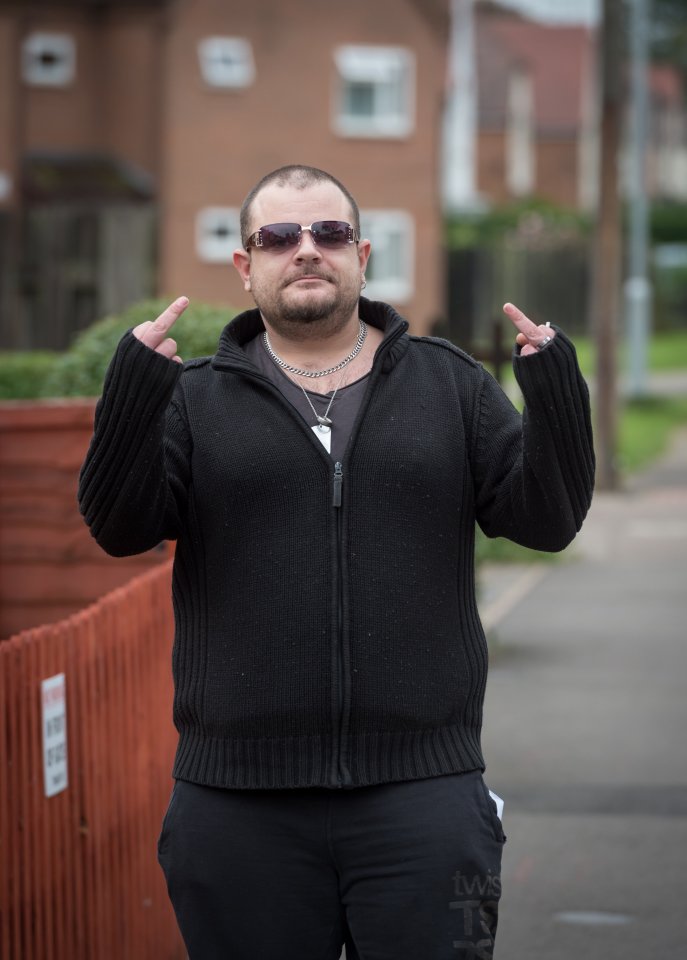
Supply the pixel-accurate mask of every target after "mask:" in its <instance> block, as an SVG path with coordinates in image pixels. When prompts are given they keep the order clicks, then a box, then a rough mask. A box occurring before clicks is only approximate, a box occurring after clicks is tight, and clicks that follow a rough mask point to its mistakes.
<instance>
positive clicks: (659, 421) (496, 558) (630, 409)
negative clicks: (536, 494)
mask: <svg viewBox="0 0 687 960" xmlns="http://www.w3.org/2000/svg"><path fill="white" fill-rule="evenodd" d="M575 347H576V349H577V356H578V360H579V363H580V368H581V369H582V372H583V374H584V375H585V377H589V376H591V375H593V373H594V355H595V350H594V343H593V341H592V340H591V339H590V338H588V337H575ZM648 361H649V362H648V366H649V369H650V370H651V371H652V372H668V371H675V370H685V369H687V332H672V333H662V334H658V335H656V336H654V337H653V338H652V340H651V342H650V345H649V357H648ZM684 426H687V396H665V397H646V398H644V399H641V400H631V401H628V402H626V403H624V404H623V406H622V408H621V410H620V413H619V424H618V428H619V429H618V451H617V453H618V465H619V468H620V470H621V472H622V473H634V472H636V471H637V470H640V469H642V468H643V467H646V466H648V465H649V464H651V463H652V462H653V461H654V460H656V459H657V458H658V457H660V456H661V454H663V453H664V452H665V450H666V449H667V447H668V444H669V442H670V438H671V435H672V433H673V431H674V430H675V429H676V428H678V427H684ZM476 556H477V558H478V561H480V562H490V563H533V562H541V561H544V562H551V561H554V562H555V561H556V560H557V559H559V558H560V556H561V554H549V553H539V552H538V551H535V550H528V549H527V548H526V547H520V546H518V545H517V544H515V543H511V542H510V541H509V540H503V539H501V538H496V539H495V540H489V539H487V538H486V537H485V536H484V535H483V534H482V533H481V532H480V531H478V535H477V544H476Z"/></svg>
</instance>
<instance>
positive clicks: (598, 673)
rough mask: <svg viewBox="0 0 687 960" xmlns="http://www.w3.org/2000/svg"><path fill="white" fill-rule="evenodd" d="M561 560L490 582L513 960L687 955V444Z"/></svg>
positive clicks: (490, 709)
mask: <svg viewBox="0 0 687 960" xmlns="http://www.w3.org/2000/svg"><path fill="white" fill-rule="evenodd" d="M566 553H567V555H568V556H567V557H566V559H565V560H564V561H563V562H561V563H558V564H553V565H544V566H538V567H536V568H535V569H532V568H528V567H524V568H519V569H518V568H516V569H513V568H511V569H506V570H499V569H497V568H491V569H489V570H487V571H485V574H484V576H483V582H482V586H483V592H482V597H483V599H482V614H483V619H484V621H485V623H486V625H488V627H489V631H490V636H491V638H492V639H493V640H494V645H493V650H494V653H493V657H492V666H491V670H490V675H489V682H488V685H487V699H486V704H485V723H484V738H483V746H484V752H485V757H486V760H487V774H486V779H487V782H488V784H489V786H490V787H491V788H492V789H494V790H495V791H496V792H497V793H499V794H500V795H501V796H502V797H503V798H504V799H505V812H504V826H505V831H506V834H507V835H508V837H509V839H508V842H507V844H506V847H505V850H504V864H503V889H504V895H503V900H502V907H501V919H500V924H499V926H500V929H499V937H498V939H497V951H496V955H497V957H499V956H500V957H503V958H504V960H578V958H579V957H582V956H584V957H585V960H602V958H603V960H613V958H615V957H617V958H621V957H622V958H623V960H640V958H642V960H643V958H645V957H648V956H651V957H669V956H678V955H680V956H682V955H683V954H684V951H685V945H686V944H687V919H685V913H684V909H683V902H684V892H685V880H684V877H685V872H686V868H687V857H686V855H685V850H686V849H687V746H686V738H685V730H687V697H686V696H685V689H684V687H685V678H687V577H686V574H685V571H687V431H684V432H682V433H681V434H680V435H679V436H678V437H677V438H676V439H675V442H674V444H673V446H672V448H671V450H670V452H669V454H668V455H667V456H666V457H664V458H663V459H662V460H661V461H660V462H659V463H658V464H656V465H655V466H653V467H652V468H651V469H649V470H647V471H646V472H644V473H642V474H641V475H638V476H637V477H635V478H632V481H631V482H630V483H628V484H627V488H626V490H625V491H624V492H622V493H613V494H608V493H597V494H596V496H595V499H594V503H593V506H592V509H591V511H590V515H589V517H588V518H587V521H586V523H585V526H584V527H583V530H582V532H581V533H580V535H579V536H578V538H577V540H576V541H575V543H574V544H573V545H572V547H571V548H569V550H568V551H566Z"/></svg>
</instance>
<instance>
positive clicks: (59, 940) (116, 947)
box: [0, 562, 186, 960]
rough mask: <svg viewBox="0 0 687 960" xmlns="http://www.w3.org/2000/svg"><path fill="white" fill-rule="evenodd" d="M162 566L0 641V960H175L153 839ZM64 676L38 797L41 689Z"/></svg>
mask: <svg viewBox="0 0 687 960" xmlns="http://www.w3.org/2000/svg"><path fill="white" fill-rule="evenodd" d="M170 567H171V565H170V562H168V563H165V564H163V565H162V566H159V567H157V568H155V569H153V570H150V571H148V572H147V573H145V574H142V575H141V576H139V577H137V578H136V579H135V580H132V581H131V582H130V583H128V584H127V585H126V586H124V587H120V588H118V589H117V590H115V591H114V592H113V593H110V594H108V595H107V596H106V597H104V598H103V599H102V600H100V601H98V602H97V603H96V604H94V605H93V606H91V607H88V608H87V609H85V610H83V611H82V612H80V613H77V614H74V615H73V616H71V617H69V618H68V619H66V620H62V621H61V622H59V623H56V624H51V625H49V626H45V627H37V628H34V629H31V630H27V631H25V632H23V633H20V634H18V635H17V636H15V637H12V638H10V639H9V640H5V641H2V642H1V643H0V958H2V960H148V958H150V960H177V958H178V960H183V958H184V957H185V956H186V952H185V950H184V949H183V945H182V942H181V938H180V935H179V933H178V930H177V927H176V922H175V919H174V914H173V911H172V908H171V906H170V904H169V901H168V898H167V892H166V889H165V883H164V876H163V874H162V871H161V869H160V867H159V865H158V863H157V857H156V841H157V837H158V834H159V831H160V826H161V820H162V817H163V815H164V811H165V809H166V806H167V802H168V799H169V794H170V790H171V787H172V780H171V766H172V758H173V754H174V748H175V744H176V732H175V730H174V727H173V725H172V722H171V702H172V688H171V644H172V605H171V598H170V589H171V588H170V574H171V569H170ZM56 674H64V675H65V685H66V698H65V699H66V725H67V764H68V767H67V769H68V786H67V788H66V789H65V790H63V791H62V792H60V793H57V794H55V795H54V796H50V797H46V795H45V789H44V775H43V761H44V758H43V720H42V712H41V710H42V707H41V681H42V680H45V679H47V678H49V677H52V676H55V675H56Z"/></svg>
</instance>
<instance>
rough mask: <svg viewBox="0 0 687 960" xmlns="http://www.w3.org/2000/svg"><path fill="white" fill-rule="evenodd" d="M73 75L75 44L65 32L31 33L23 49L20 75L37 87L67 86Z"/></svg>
mask: <svg viewBox="0 0 687 960" xmlns="http://www.w3.org/2000/svg"><path fill="white" fill-rule="evenodd" d="M75 74H76V45H75V43H74V38H73V37H70V36H69V34H66V33H31V34H29V36H28V37H27V38H26V40H25V41H24V45H23V49H22V75H23V77H24V80H25V81H26V82H27V83H30V84H32V85H33V86H37V87H66V86H68V85H69V84H70V83H71V82H72V81H73V80H74V76H75Z"/></svg>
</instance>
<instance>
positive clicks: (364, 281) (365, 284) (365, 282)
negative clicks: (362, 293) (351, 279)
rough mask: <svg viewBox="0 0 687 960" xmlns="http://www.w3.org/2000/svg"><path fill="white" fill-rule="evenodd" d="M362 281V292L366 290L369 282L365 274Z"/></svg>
mask: <svg viewBox="0 0 687 960" xmlns="http://www.w3.org/2000/svg"><path fill="white" fill-rule="evenodd" d="M362 281H363V283H362V286H361V287H360V289H361V290H364V289H365V287H366V286H367V280H366V279H365V274H363V276H362Z"/></svg>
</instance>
